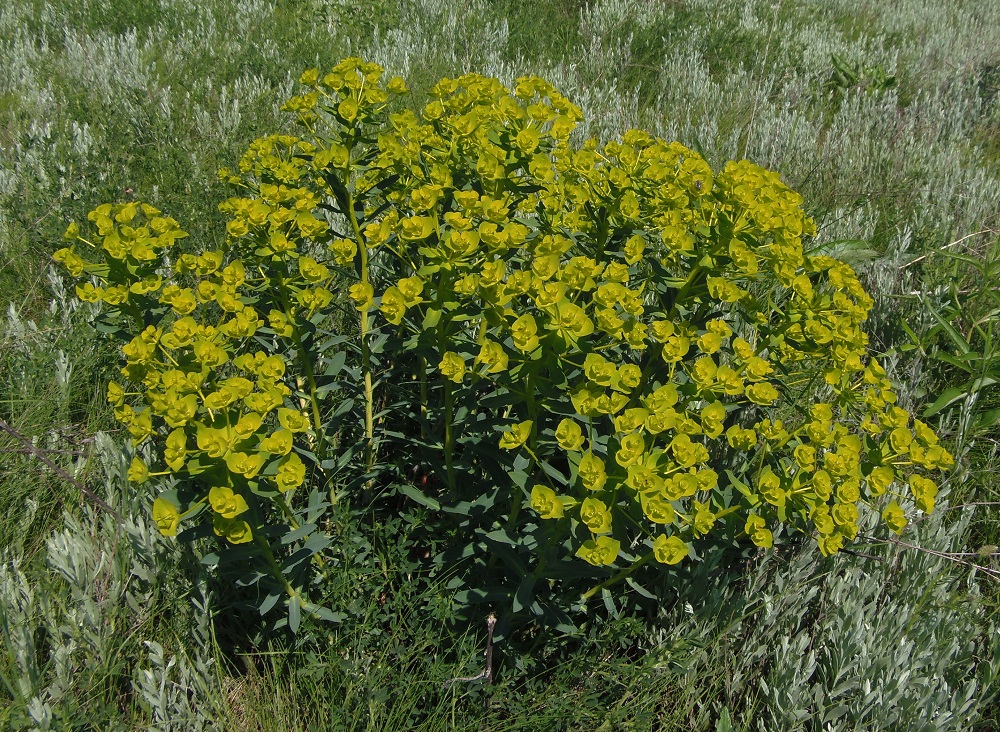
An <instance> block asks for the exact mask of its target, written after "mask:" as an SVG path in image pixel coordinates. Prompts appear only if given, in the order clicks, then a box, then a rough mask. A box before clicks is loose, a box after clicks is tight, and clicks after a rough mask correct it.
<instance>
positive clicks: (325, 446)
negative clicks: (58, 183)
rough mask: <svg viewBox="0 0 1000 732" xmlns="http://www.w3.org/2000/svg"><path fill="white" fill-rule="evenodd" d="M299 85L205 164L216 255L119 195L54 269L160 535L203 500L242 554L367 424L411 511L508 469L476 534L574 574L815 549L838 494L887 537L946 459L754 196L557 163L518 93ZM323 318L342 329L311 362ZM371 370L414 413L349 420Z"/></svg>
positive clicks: (857, 310) (829, 538)
mask: <svg viewBox="0 0 1000 732" xmlns="http://www.w3.org/2000/svg"><path fill="white" fill-rule="evenodd" d="M300 81H301V83H302V84H303V85H304V87H305V91H304V93H303V94H302V95H300V96H297V97H294V98H292V99H290V100H289V101H288V102H287V103H286V104H285V109H286V110H287V111H290V112H292V113H294V114H296V115H297V117H298V121H299V122H300V123H301V126H302V128H303V130H304V132H303V134H302V135H301V136H291V135H272V136H268V137H264V138H262V139H260V140H257V141H256V142H254V143H253V144H252V145H251V146H250V149H249V150H248V151H247V153H246V154H245V155H244V156H243V157H242V158H241V159H240V161H239V165H238V172H232V171H229V170H223V171H220V175H221V177H222V178H223V180H225V181H227V182H228V183H230V184H232V185H234V186H235V187H237V188H238V189H239V195H238V196H235V197H233V198H230V199H229V200H227V201H225V202H224V203H223V204H222V205H221V207H220V208H221V210H222V211H223V212H225V213H226V214H227V215H228V217H229V221H228V224H227V226H226V236H225V241H224V242H223V243H220V245H219V246H218V247H216V248H212V249H207V250H205V251H193V250H189V249H187V248H185V246H184V244H185V242H184V240H183V237H184V233H183V232H182V231H181V229H180V228H179V225H178V224H177V222H175V221H174V220H173V219H171V218H169V217H167V216H164V215H163V214H161V213H160V212H159V211H157V210H156V209H154V208H153V207H151V206H149V205H146V204H136V203H127V204H124V205H109V204H105V205H103V206H99V207H98V208H97V209H95V210H94V211H93V212H92V213H91V214H90V216H89V220H90V224H91V226H90V227H89V229H88V231H87V232H86V233H84V232H83V231H82V230H81V229H80V228H79V227H78V226H77V225H75V224H73V225H71V226H70V228H69V229H68V230H67V234H66V238H67V240H68V241H69V242H70V246H69V247H68V248H66V249H61V250H59V251H58V252H56V254H55V258H56V259H57V260H58V261H59V262H61V263H62V264H63V265H64V266H65V267H66V268H67V270H68V271H69V272H70V273H71V274H72V275H73V276H75V277H77V278H80V284H79V285H78V286H77V294H78V295H79V297H80V298H81V299H82V300H85V301H90V302H96V301H101V302H103V303H104V304H105V306H106V307H105V311H106V316H105V320H106V323H110V324H113V325H114V327H118V328H120V329H124V330H126V331H127V332H128V334H129V337H130V340H128V342H127V343H126V344H125V345H124V346H123V347H122V355H123V357H124V359H125V366H124V367H123V368H122V379H123V382H122V384H118V383H112V384H111V385H110V386H109V389H108V396H109V399H110V400H111V402H112V403H113V404H114V405H115V410H116V415H117V417H118V419H119V420H120V421H121V422H122V423H123V424H125V425H126V426H127V428H128V430H129V431H130V432H131V434H132V437H133V441H134V443H135V444H136V445H137V446H141V445H142V444H143V443H144V442H146V441H147V440H152V441H153V444H154V449H153V451H152V452H153V453H155V455H156V459H155V462H154V463H151V464H147V463H146V462H144V461H143V460H142V459H139V458H137V459H136V461H135V462H134V463H133V466H132V471H131V473H130V474H131V475H132V478H133V480H134V481H135V482H136V483H142V482H145V481H146V480H148V479H150V478H156V479H157V480H158V481H159V482H161V483H163V484H164V485H166V486H168V487H169V490H167V491H165V492H164V493H163V494H162V495H160V497H158V498H157V499H156V501H155V502H154V506H153V512H154V518H155V520H156V522H157V524H158V525H159V526H160V528H161V531H162V532H163V533H164V534H166V535H173V534H175V533H176V532H177V530H178V527H179V525H180V524H181V523H183V522H184V521H186V520H193V518H194V517H195V516H196V515H199V513H200V512H201V511H202V510H206V511H207V514H206V515H209V516H211V526H212V530H213V531H214V532H215V533H216V534H218V535H219V536H221V537H224V538H225V539H226V540H228V541H229V542H231V543H242V542H250V541H253V540H254V539H259V540H260V541H261V542H262V545H266V544H267V543H268V541H271V539H270V538H268V539H262V538H261V537H262V536H270V533H269V529H268V528H267V527H268V526H270V525H273V524H277V523H280V524H281V525H286V524H287V525H291V526H293V527H295V526H297V519H296V516H298V515H299V513H300V512H301V510H303V509H301V508H296V506H297V505H299V504H297V503H296V502H295V501H293V500H289V496H291V495H293V494H294V491H296V490H297V489H299V487H300V486H302V485H303V483H304V482H306V481H307V476H312V478H310V479H309V482H308V485H309V486H310V487H313V488H316V487H323V488H324V490H326V489H327V488H328V487H327V486H326V484H325V480H326V479H327V477H328V474H329V471H330V469H331V468H332V467H333V466H335V465H340V466H342V465H344V464H346V463H345V460H341V459H339V458H338V454H337V450H338V449H342V448H338V447H337V446H343V445H345V444H355V443H356V444H357V445H358V446H359V447H358V450H357V453H358V455H357V460H354V461H353V462H351V460H353V453H352V456H351V458H350V459H348V460H347V461H346V462H347V463H350V464H352V465H354V466H355V467H356V470H357V471H358V474H362V473H363V474H366V475H369V476H377V475H378V468H379V456H378V446H379V444H380V443H381V442H383V441H384V440H385V439H387V435H388V434H389V428H390V427H391V430H392V433H393V434H395V435H396V436H397V437H396V439H398V435H399V434H403V435H404V438H405V435H406V434H410V435H412V437H413V440H414V443H413V444H414V450H416V447H415V446H416V444H417V440H418V438H419V440H420V443H421V444H425V445H426V444H431V445H436V446H437V447H436V449H438V450H439V451H440V453H442V457H443V461H442V462H443V464H444V470H443V471H442V472H443V473H444V476H443V483H444V485H443V487H441V489H440V495H439V496H437V497H436V498H434V500H432V501H428V502H427V505H432V506H433V505H436V504H438V503H440V504H444V503H445V502H451V503H452V504H454V505H459V504H460V502H461V501H466V502H468V501H471V500H475V499H476V494H475V490H476V489H473V488H470V486H477V485H478V486H481V485H483V483H482V481H481V480H479V481H469V480H460V477H461V476H463V475H466V474H469V473H472V474H475V475H476V476H478V477H482V476H484V475H487V474H488V475H491V476H494V477H495V475H496V473H495V472H490V471H488V470H487V464H488V463H489V461H490V460H500V461H501V462H502V461H503V460H504V459H505V458H504V457H503V456H504V455H506V456H507V458H506V460H507V462H508V463H509V465H511V466H516V469H514V470H512V471H511V475H512V478H511V482H510V484H509V485H495V484H494V485H492V486H491V489H490V490H494V491H498V492H499V495H501V496H504V497H506V498H507V499H508V501H507V506H509V514H508V515H507V516H506V517H504V516H499V515H497V516H495V517H494V518H495V524H494V526H502V527H504V531H505V532H506V533H505V536H506V539H505V540H506V541H508V542H512V543H514V544H518V542H519V539H518V537H519V536H527V535H529V534H532V532H537V531H547V532H549V533H550V535H551V536H555V537H562V539H565V541H566V543H565V546H567V547H569V548H570V549H571V550H572V552H574V553H575V555H576V556H577V557H579V558H580V559H582V560H584V561H585V562H588V563H590V564H592V565H596V566H604V565H619V566H624V567H628V566H638V565H640V564H644V563H646V562H648V561H649V560H655V561H656V562H660V563H663V564H667V565H673V564H678V563H680V562H682V561H684V559H685V558H686V557H689V556H691V555H692V553H693V552H692V549H693V548H694V544H693V542H696V541H697V540H699V539H701V538H703V537H710V536H712V535H713V534H715V533H717V532H721V531H722V530H723V528H724V527H729V529H732V527H734V526H735V527H736V529H735V531H736V533H737V534H739V535H740V536H745V537H747V538H748V539H749V541H752V542H753V543H754V544H756V545H757V546H761V547H769V546H771V545H772V542H773V541H774V532H775V530H776V529H777V528H778V527H785V528H786V530H790V531H804V532H809V533H811V534H813V535H814V536H815V538H816V540H817V541H818V543H819V548H820V550H821V551H822V552H823V553H824V554H832V553H834V552H836V551H837V550H839V549H840V548H841V547H842V546H843V545H844V542H845V541H848V540H851V539H853V538H854V536H855V535H856V533H857V531H858V523H857V522H858V517H859V504H862V503H863V504H866V505H869V506H871V507H873V508H875V509H876V510H878V511H880V512H881V514H882V516H883V517H884V520H885V523H886V524H887V526H888V527H889V529H890V530H892V531H894V532H896V533H900V532H902V531H903V529H904V528H905V526H906V523H907V517H906V513H905V511H904V509H903V507H904V506H908V505H910V504H913V505H915V507H916V508H917V509H918V510H920V511H923V512H930V511H931V510H932V509H933V507H934V500H935V494H936V493H937V490H938V489H937V485H936V483H935V482H934V480H933V477H931V476H933V475H934V474H935V473H936V472H938V471H940V470H943V469H946V468H948V467H949V466H951V464H952V462H953V460H952V457H951V455H949V453H948V452H947V451H946V450H945V449H944V448H943V447H942V446H941V445H939V444H938V438H937V436H936V435H935V434H934V432H933V431H932V430H931V429H930V428H929V427H928V426H927V425H925V424H924V423H922V422H920V421H919V420H916V419H914V418H912V417H911V415H910V414H909V413H908V412H907V411H905V410H903V409H901V408H899V407H897V406H895V402H896V397H895V394H894V392H893V390H892V387H891V385H890V382H889V380H888V378H887V376H886V373H885V371H884V370H883V369H882V367H881V366H880V364H879V363H878V361H877V360H876V359H874V358H872V357H870V355H869V354H868V352H867V345H868V339H867V336H866V334H865V333H864V331H863V330H862V324H863V323H864V321H865V319H866V317H867V315H868V311H869V309H870V307H871V305H872V300H871V298H870V297H869V296H868V295H867V293H866V292H865V291H864V289H863V288H862V286H861V285H860V283H859V282H858V279H857V277H856V276H855V274H854V272H853V271H852V269H851V268H850V267H849V266H848V265H846V264H844V263H843V262H840V261H837V260H836V259H833V258H831V257H827V256H816V255H810V254H808V253H807V251H806V250H804V248H803V241H804V240H807V239H808V238H809V237H810V236H813V235H815V225H814V223H813V222H812V220H811V219H810V218H809V217H808V216H806V215H805V213H804V212H803V209H802V198H801V196H800V195H799V194H797V193H795V192H794V191H792V190H790V189H789V188H788V187H787V186H786V185H785V184H784V183H782V182H781V180H780V178H779V177H778V175H777V174H775V173H773V172H770V171H766V170H763V169H761V168H760V167H758V166H756V165H754V164H752V163H749V162H747V161H741V162H730V163H728V164H726V165H725V167H724V168H723V170H722V171H721V172H719V173H715V172H713V170H712V169H711V168H710V167H709V166H708V164H707V163H706V162H705V161H704V160H703V159H702V158H701V157H700V156H699V155H698V154H697V153H695V152H693V151H691V150H689V149H687V148H685V147H684V146H682V145H680V144H678V143H676V142H672V143H668V142H665V141H663V140H659V139H656V138H654V137H652V136H650V135H649V134H647V133H645V132H642V131H638V130H632V131H629V132H627V133H625V134H624V135H623V136H622V139H621V140H620V141H612V142H608V143H606V144H604V145H601V144H599V143H598V142H597V141H595V140H588V141H586V142H584V143H583V144H582V145H573V144H571V142H570V136H571V133H572V131H573V128H574V125H575V123H576V122H577V120H579V119H580V110H579V109H578V108H577V107H575V106H574V105H573V104H571V103H570V102H569V101H568V100H567V99H566V98H565V97H563V96H562V95H561V94H559V93H558V92H557V91H556V90H555V89H553V88H552V87H551V86H550V85H549V84H547V83H546V82H544V81H542V80H540V79H537V78H523V79H520V80H519V81H518V83H517V85H516V87H515V89H514V90H513V91H511V90H508V89H507V88H505V87H504V86H503V85H502V84H501V83H500V82H499V81H497V80H495V79H489V78H484V77H481V76H478V75H474V74H469V75H465V76H462V77H461V78H459V79H444V80H442V81H441V82H440V83H438V84H437V85H436V86H435V87H434V88H433V89H432V91H431V101H430V102H429V103H428V104H427V105H426V106H424V107H423V109H422V110H420V111H419V112H413V111H409V110H398V111H394V110H396V106H395V105H396V104H398V102H396V101H394V100H395V99H396V98H397V97H398V96H399V95H401V94H403V93H405V92H406V87H405V84H404V82H403V81H402V80H401V79H398V78H393V79H391V80H388V81H385V80H384V79H383V75H382V69H381V68H379V67H378V66H376V65H374V64H370V63H365V62H363V61H360V60H358V59H347V60H345V61H343V62H342V63H340V64H339V65H337V66H336V67H335V68H334V69H333V70H332V71H331V72H330V73H328V74H325V75H324V74H321V73H320V72H319V71H317V70H311V71H307V72H306V73H305V74H303V76H302V78H301V80H300ZM88 252H89V253H88ZM84 253H88V254H87V256H86V257H84V256H83V255H84ZM345 311H347V312H349V313H351V314H353V316H352V317H353V318H354V325H353V326H350V328H352V329H353V332H352V333H350V334H347V333H345V334H341V335H339V336H335V337H332V338H327V339H326V340H323V339H322V337H321V336H322V334H323V333H325V332H326V331H324V326H326V325H329V324H330V323H331V322H333V321H334V320H335V319H339V320H337V322H341V323H342V322H344V316H343V313H344V312H345ZM109 327H110V326H109ZM386 339H389V342H390V343H391V344H394V346H395V350H394V353H393V357H392V358H390V357H389V356H388V355H387V349H386V348H385V345H384V344H385V342H386ZM347 358H350V359H351V363H350V366H349V367H344V363H345V360H346V359H347ZM393 373H394V374H396V375H397V376H398V377H399V378H391V379H390V378H385V377H384V375H385V374H393ZM373 374H382V375H383V377H382V380H381V382H379V383H382V384H386V386H385V387H380V388H385V389H386V390H387V391H389V390H391V384H392V383H407V382H412V381H416V382H418V383H419V395H417V394H416V393H415V391H402V390H397V391H396V392H393V394H392V396H393V397H396V398H397V401H395V402H392V404H393V405H395V406H394V407H390V408H388V409H386V410H383V413H382V415H381V417H380V419H379V421H378V424H376V403H377V399H376V394H375V392H376V386H378V384H377V383H376V382H377V378H375V377H374V376H373ZM337 390H341V391H342V395H356V396H357V400H356V403H358V404H359V405H360V406H359V407H358V408H357V410H356V416H357V419H356V420H355V421H354V422H353V424H356V425H362V424H363V429H362V428H361V427H360V426H358V427H357V428H353V426H352V422H351V421H350V420H345V419H343V415H342V410H343V406H342V405H343V404H344V403H345V402H344V401H343V400H335V399H332V398H330V395H331V394H332V393H333V392H336V391H337ZM400 394H403V395H404V396H406V395H409V396H408V398H409V403H404V402H401V401H399V399H398V397H399V396H400ZM390 401H391V400H390ZM353 403H355V402H351V403H349V404H348V406H347V409H351V408H352V406H351V405H352V404H353ZM497 404H502V409H499V410H498V409H497V407H496V405H497ZM393 409H396V411H395V412H393ZM498 413H499V414H500V416H499V417H497V416H496V415H497V414H498ZM413 415H418V417H413ZM335 417H336V419H335ZM401 424H403V425H404V426H405V428H406V429H409V430H410V432H409V433H407V432H406V429H404V430H403V431H402V433H401V432H400V429H401V428H400V426H399V425H401ZM352 429H354V431H353V432H352ZM435 440H436V442H435ZM371 480H375V478H371ZM369 483H370V481H369ZM355 484H358V483H357V481H355ZM361 484H362V485H364V484H365V483H364V482H363V481H362V483H361ZM470 491H472V492H471V493H470ZM299 503H301V502H299ZM501 504H502V502H500V501H498V502H495V503H493V504H491V505H495V506H497V507H498V508H499V506H500V505H501ZM465 505H467V503H466V504H465ZM522 508H530V509H531V510H530V512H522V511H521V509H522ZM310 521H311V522H313V521H314V519H311V520H310ZM539 522H540V523H539ZM298 523H302V522H298ZM528 545H529V544H527V543H524V544H521V548H523V547H525V546H528ZM536 572H538V573H539V576H544V570H542V569H541V567H540V566H539V567H538V568H536Z"/></svg>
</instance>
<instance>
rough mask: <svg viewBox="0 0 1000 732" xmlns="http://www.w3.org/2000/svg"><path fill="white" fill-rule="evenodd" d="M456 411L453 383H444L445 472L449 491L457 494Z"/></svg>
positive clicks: (446, 381)
mask: <svg viewBox="0 0 1000 732" xmlns="http://www.w3.org/2000/svg"><path fill="white" fill-rule="evenodd" d="M454 411H455V394H454V393H453V392H452V387H451V382H450V381H448V380H447V379H445V381H444V470H445V475H447V477H448V490H449V491H451V493H452V494H454V493H455V436H454V434H453V433H452V413H453V412H454Z"/></svg>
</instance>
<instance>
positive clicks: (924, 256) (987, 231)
mask: <svg viewBox="0 0 1000 732" xmlns="http://www.w3.org/2000/svg"><path fill="white" fill-rule="evenodd" d="M995 233H997V231H996V229H983V230H982V231H977V232H975V233H973V234H966V235H965V236H963V237H962V238H961V239H956V240H955V241H953V242H951V243H950V244H945V245H944V246H943V247H941V248H940V249H935V250H934V251H933V252H927V254H922V255H921V256H919V257H917V258H916V259H911V260H910V261H909V262H907V263H906V264H901V265H900V266H899V269H906V268H907V267H909V266H910V265H911V264H916V263H917V262H922V261H923V260H925V259H927V257H929V256H931V255H932V254H937V253H938V252H943V251H944V250H946V249H951V248H952V247H954V246H958V245H959V244H961V243H962V242H963V241H965V240H966V239H971V238H972V237H974V236H979V235H980V234H995Z"/></svg>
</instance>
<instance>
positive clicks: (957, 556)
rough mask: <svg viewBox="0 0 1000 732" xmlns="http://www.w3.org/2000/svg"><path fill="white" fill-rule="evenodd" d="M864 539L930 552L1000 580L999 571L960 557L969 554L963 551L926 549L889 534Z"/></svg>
mask: <svg viewBox="0 0 1000 732" xmlns="http://www.w3.org/2000/svg"><path fill="white" fill-rule="evenodd" d="M864 539H865V540H866V541H871V542H876V543H882V544H895V545H896V546H901V547H903V548H904V549H915V550H916V551H918V552H924V553H925V554H930V555H931V556H932V557H940V558H941V559H947V560H948V561H950V562H955V563H956V564H961V565H964V566H966V567H969V568H970V569H977V570H979V571H980V572H983V573H984V574H985V575H986V576H987V577H990V578H991V579H993V580H997V581H1000V571H998V570H996V569H992V568H990V567H984V566H983V565H981V564H976V563H975V562H968V561H966V560H964V559H962V557H966V556H969V555H968V554H967V553H965V552H939V551H937V550H936V549H928V548H927V547H923V546H917V545H916V544H910V543H909V542H906V541H901V540H899V539H896V538H893V537H891V536H889V537H886V538H884V539H877V538H875V537H874V536H865V537H864Z"/></svg>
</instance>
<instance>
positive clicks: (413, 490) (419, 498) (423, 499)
mask: <svg viewBox="0 0 1000 732" xmlns="http://www.w3.org/2000/svg"><path fill="white" fill-rule="evenodd" d="M396 490H398V491H399V492H400V493H402V494H403V495H404V496H406V497H407V498H409V499H410V500H412V501H414V502H415V503H419V504H420V505H421V506H426V507H427V508H429V509H431V510H432V511H440V510H441V504H440V503H438V502H437V501H436V500H435V499H433V498H431V497H430V496H427V495H424V494H423V493H422V492H421V491H420V489H418V488H417V487H416V486H412V485H398V486H396Z"/></svg>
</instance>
